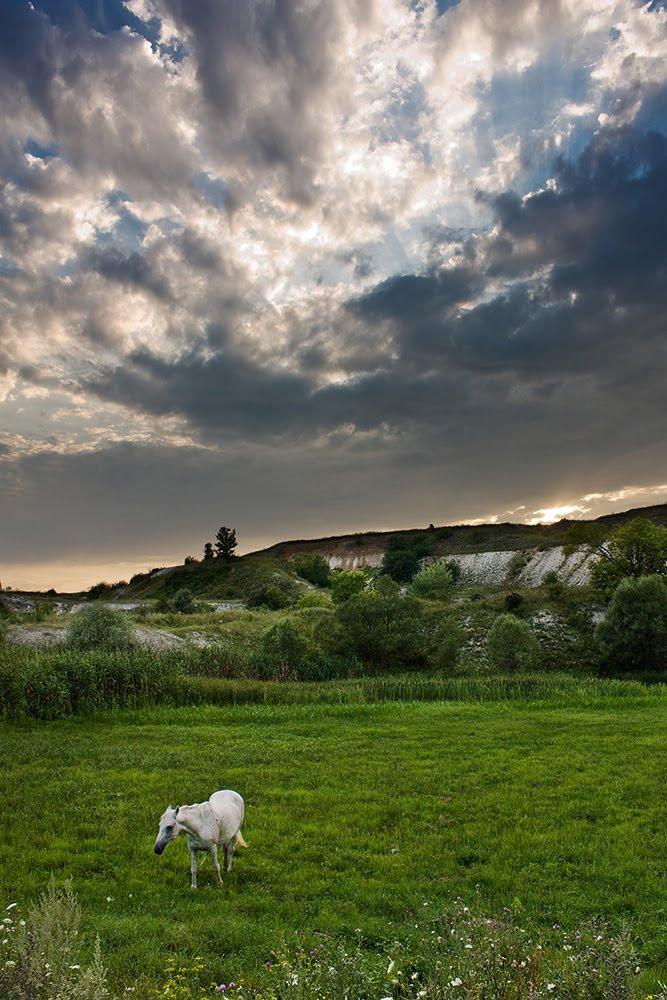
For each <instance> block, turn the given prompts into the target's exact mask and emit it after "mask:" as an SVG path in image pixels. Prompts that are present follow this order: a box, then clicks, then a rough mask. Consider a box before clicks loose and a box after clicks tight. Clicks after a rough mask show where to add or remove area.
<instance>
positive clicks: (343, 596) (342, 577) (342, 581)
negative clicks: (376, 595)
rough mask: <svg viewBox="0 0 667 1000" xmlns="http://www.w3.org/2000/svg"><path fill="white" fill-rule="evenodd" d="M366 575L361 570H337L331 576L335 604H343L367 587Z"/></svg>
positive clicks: (332, 595)
mask: <svg viewBox="0 0 667 1000" xmlns="http://www.w3.org/2000/svg"><path fill="white" fill-rule="evenodd" d="M366 583H367V580H366V574H365V573H362V571H361V570H360V569H350V570H344V569H337V570H334V572H333V573H332V574H331V577H330V584H331V597H332V599H333V602H334V604H342V603H343V601H347V600H349V598H350V597H354V595H355V594H359V593H361V591H362V590H364V589H365V587H366Z"/></svg>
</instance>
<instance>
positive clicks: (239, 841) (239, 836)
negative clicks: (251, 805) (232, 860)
mask: <svg viewBox="0 0 667 1000" xmlns="http://www.w3.org/2000/svg"><path fill="white" fill-rule="evenodd" d="M236 843H237V844H238V846H239V847H250V844H246V842H245V840H244V839H243V834H242V833H241V831H240V830H239V832H238V833H237V834H236Z"/></svg>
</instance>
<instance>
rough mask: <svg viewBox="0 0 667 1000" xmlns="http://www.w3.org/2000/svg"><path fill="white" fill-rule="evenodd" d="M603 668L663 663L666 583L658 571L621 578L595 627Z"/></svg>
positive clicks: (666, 658) (651, 667)
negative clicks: (601, 619)
mask: <svg viewBox="0 0 667 1000" xmlns="http://www.w3.org/2000/svg"><path fill="white" fill-rule="evenodd" d="M597 638H598V642H599V646H600V652H601V655H602V663H603V668H605V669H616V670H632V671H640V670H659V669H661V668H664V667H665V665H667V584H666V583H665V578H664V577H662V576H658V575H653V576H642V577H639V579H637V580H634V579H631V578H630V579H627V580H623V581H621V583H620V584H619V585H618V587H617V588H616V590H615V591H614V595H613V597H612V599H611V602H610V604H609V607H608V609H607V613H606V615H605V617H604V620H603V621H602V622H601V623H600V625H599V626H598V629H597Z"/></svg>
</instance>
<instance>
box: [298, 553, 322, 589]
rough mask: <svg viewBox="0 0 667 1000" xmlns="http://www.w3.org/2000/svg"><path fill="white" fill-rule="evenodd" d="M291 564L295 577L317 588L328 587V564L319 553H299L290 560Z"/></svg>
mask: <svg viewBox="0 0 667 1000" xmlns="http://www.w3.org/2000/svg"><path fill="white" fill-rule="evenodd" d="M291 563H292V569H293V570H294V572H295V573H296V574H297V576H300V577H302V579H304V580H308V582H309V583H314V584H315V585H316V586H317V587H328V586H329V575H330V570H329V563H328V562H327V561H326V559H325V558H324V556H323V555H321V554H320V553H319V552H300V553H299V554H298V555H295V556H294V557H293V558H292V560H291Z"/></svg>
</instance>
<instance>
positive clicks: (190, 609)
mask: <svg viewBox="0 0 667 1000" xmlns="http://www.w3.org/2000/svg"><path fill="white" fill-rule="evenodd" d="M171 606H172V608H173V609H174V611H177V612H178V613H179V614H181V615H191V614H193V613H194V612H195V611H196V610H197V605H196V604H195V599H194V597H193V595H192V591H191V590H189V589H188V587H181V589H180V590H177V591H176V593H175V594H174V596H173V597H172V599H171Z"/></svg>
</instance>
